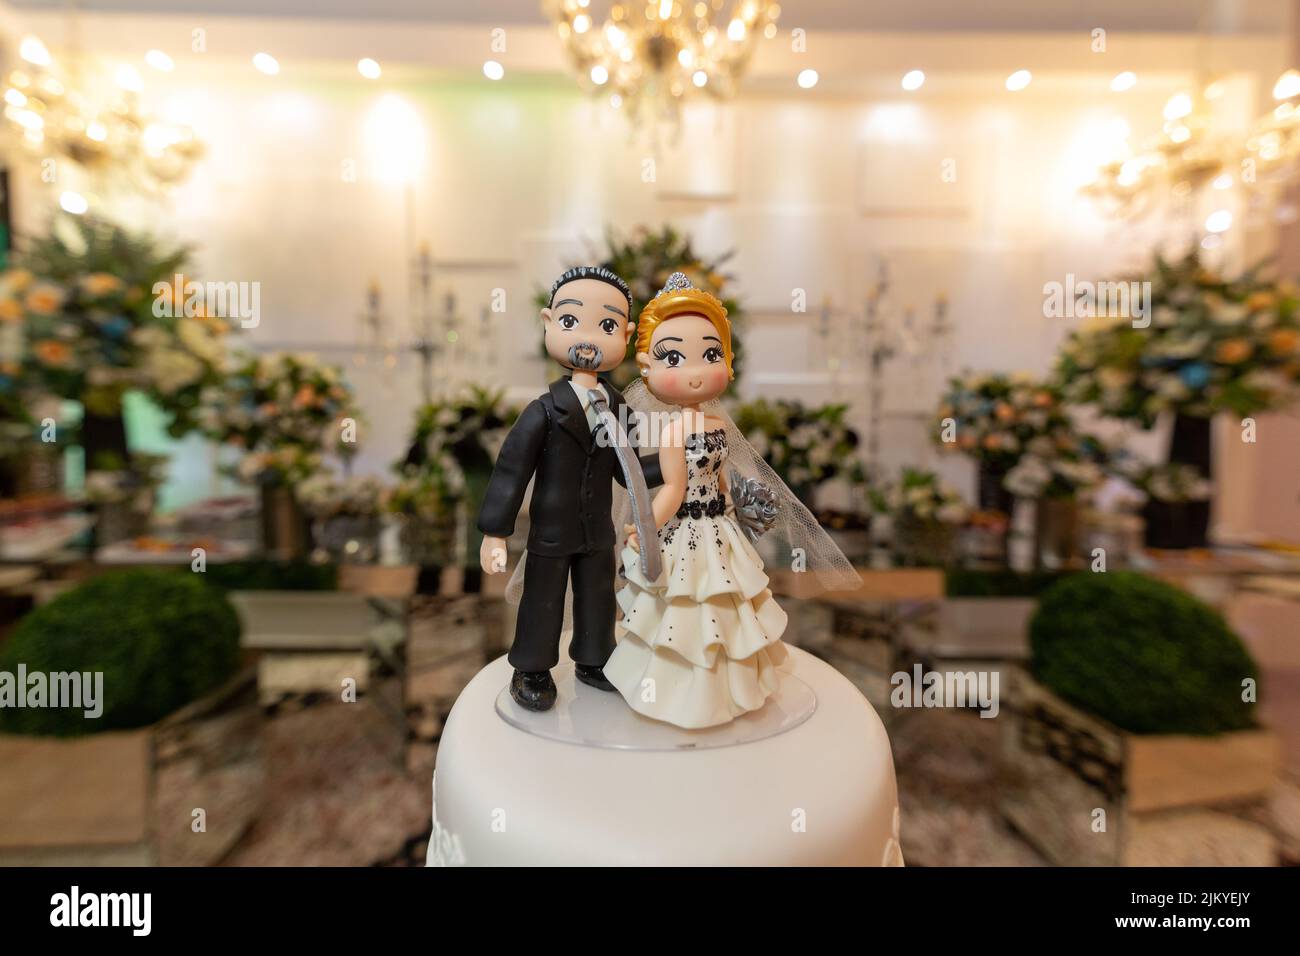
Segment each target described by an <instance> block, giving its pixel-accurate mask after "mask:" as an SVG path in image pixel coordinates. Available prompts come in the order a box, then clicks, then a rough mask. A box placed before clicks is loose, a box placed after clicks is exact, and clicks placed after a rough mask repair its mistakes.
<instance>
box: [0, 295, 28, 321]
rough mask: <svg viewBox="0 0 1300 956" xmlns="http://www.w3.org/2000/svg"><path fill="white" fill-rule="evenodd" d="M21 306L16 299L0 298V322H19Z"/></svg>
mask: <svg viewBox="0 0 1300 956" xmlns="http://www.w3.org/2000/svg"><path fill="white" fill-rule="evenodd" d="M22 318H23V307H22V306H21V305H19V304H18V300H17V299H8V298H6V299H0V322H21V321H22Z"/></svg>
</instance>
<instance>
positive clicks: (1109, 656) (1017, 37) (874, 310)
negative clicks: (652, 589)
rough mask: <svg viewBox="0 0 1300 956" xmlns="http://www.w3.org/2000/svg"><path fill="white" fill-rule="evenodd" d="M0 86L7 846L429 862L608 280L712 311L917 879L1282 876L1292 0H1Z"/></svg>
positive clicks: (818, 635) (1289, 660)
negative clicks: (1123, 870) (441, 767)
mask: <svg viewBox="0 0 1300 956" xmlns="http://www.w3.org/2000/svg"><path fill="white" fill-rule="evenodd" d="M0 56H2V58H3V63H2V64H0V77H3V90H4V92H3V97H4V115H3V121H2V122H0V250H2V251H0V259H3V265H4V272H3V275H0V765H3V766H4V767H5V771H4V774H3V775H2V776H0V863H4V864H20V863H85V862H101V863H139V864H162V865H171V864H234V865H264V864H277V865H339V864H343V865H415V864H417V863H419V862H422V861H423V859H424V846H425V843H426V842H427V839H428V836H429V829H430V824H429V817H430V775H431V773H432V770H433V768H434V766H435V764H436V757H437V744H438V738H439V734H440V732H441V727H442V723H443V720H444V719H445V717H446V715H447V713H448V712H449V710H450V708H451V705H452V703H453V701H454V700H455V698H456V696H457V694H458V692H459V691H460V689H461V688H462V687H463V686H464V684H465V683H466V682H467V681H468V680H469V678H470V677H472V676H473V674H474V673H476V672H477V670H478V669H479V668H481V667H482V666H483V665H484V664H485V663H486V662H487V661H489V660H491V659H493V658H494V657H496V656H497V655H499V654H500V653H503V652H504V650H505V648H507V647H508V646H509V642H510V640H511V635H512V631H513V617H514V612H513V608H510V607H509V606H507V605H506V604H505V603H504V601H503V600H502V596H501V595H502V591H503V588H504V581H503V580H499V579H498V578H499V577H503V576H498V578H493V579H490V580H486V581H485V580H483V578H482V575H481V574H480V573H479V572H478V571H477V568H476V566H477V554H478V543H479V542H478V538H477V533H476V532H475V531H474V529H473V516H474V514H475V512H476V510H477V503H478V500H479V498H480V496H481V494H482V491H483V488H484V485H485V483H486V479H487V476H488V474H490V470H491V465H492V462H493V460H494V457H495V454H496V451H497V449H498V448H499V446H500V442H501V441H502V440H503V438H504V435H505V433H506V431H507V430H508V427H509V425H510V423H511V422H512V421H513V419H514V416H515V415H516V414H517V413H518V411H519V410H520V409H521V408H522V406H523V405H524V404H526V403H527V402H528V401H529V400H531V399H532V398H533V397H535V396H536V395H538V394H539V393H540V392H541V390H542V388H543V387H544V386H545V384H546V383H547V382H548V381H549V380H551V379H552V378H554V377H555V376H556V375H557V374H558V369H557V368H556V367H555V366H553V365H551V364H549V362H548V360H547V359H546V358H545V356H544V354H543V352H542V350H541V346H540V325H539V320H538V317H537V310H538V308H539V296H541V295H542V291H543V290H544V289H546V288H548V287H549V284H550V283H551V281H552V280H553V279H554V278H555V276H557V275H558V274H559V273H560V272H561V271H563V269H565V268H566V267H568V266H571V265H574V264H590V263H602V264H605V265H607V266H609V267H610V268H612V269H614V270H615V271H616V272H618V273H619V274H620V275H622V276H624V277H625V278H626V279H628V281H629V282H630V283H631V285H632V288H633V291H634V295H635V300H636V308H640V306H641V305H642V304H644V302H645V301H646V300H647V299H648V298H649V297H650V296H652V295H653V294H654V293H655V292H656V291H657V290H658V289H659V287H660V286H661V285H662V284H663V282H664V280H665V279H666V278H667V276H668V274H669V273H670V272H672V271H675V270H679V269H680V270H683V271H686V272H687V273H688V274H689V275H690V276H691V277H692V279H693V281H694V282H695V283H696V284H697V285H699V286H701V287H704V288H708V289H711V290H713V291H714V292H716V293H717V294H718V295H720V296H721V297H722V298H723V299H725V300H726V302H727V304H728V307H729V309H730V310H731V315H732V319H733V323H734V330H735V339H736V343H737V346H736V347H737V378H736V382H735V386H734V388H733V390H732V392H731V394H730V396H729V398H728V401H729V402H730V403H731V410H732V412H733V414H734V415H735V417H736V419H737V421H738V423H739V424H740V425H741V427H742V428H743V429H744V430H745V431H746V432H747V433H748V435H749V437H750V439H751V440H752V441H753V442H754V443H755V444H756V445H757V446H758V447H759V448H760V449H761V450H762V451H763V452H764V453H765V455H766V456H767V457H768V459H769V461H770V462H771V463H772V465H773V466H774V467H775V468H776V470H777V471H778V472H779V473H780V474H781V475H782V476H783V477H784V478H785V480H786V481H787V483H788V484H790V486H791V487H792V488H794V489H795V490H796V491H797V492H798V494H799V495H800V496H801V498H803V500H804V501H805V502H806V503H807V504H808V505H809V506H810V507H811V508H813V509H814V511H815V512H816V513H817V514H818V516H819V518H820V520H821V521H822V523H823V524H824V525H825V526H826V527H828V528H829V529H830V530H831V531H832V533H833V534H834V535H835V536H836V538H837V541H838V542H839V543H840V545H841V547H842V548H843V550H844V551H845V552H846V553H847V554H848V555H849V556H850V557H851V558H852V559H853V560H854V561H855V563H857V564H858V565H859V566H860V567H861V568H862V570H863V578H864V584H863V586H862V588H861V589H860V591H859V592H857V593H852V594H833V595H816V594H810V593H807V592H806V590H805V589H804V587H803V586H802V582H801V581H800V580H799V579H798V577H797V576H796V575H787V576H784V577H783V576H782V575H780V574H778V575H777V576H776V578H775V582H776V585H777V587H778V590H779V591H780V592H781V594H782V595H783V603H785V604H786V605H787V606H788V608H789V609H790V610H791V632H790V633H789V634H788V635H787V639H788V640H789V641H790V642H792V643H796V644H799V645H801V646H803V647H805V648H806V649H808V650H810V651H811V652H813V653H815V654H818V655H819V656H821V657H823V658H825V659H826V660H828V661H830V662H831V663H832V664H833V665H834V666H836V667H837V668H839V669H840V670H841V672H843V673H844V674H845V675H846V676H848V677H849V678H850V679H851V680H853V681H854V683H855V684H856V685H857V686H858V687H859V688H860V689H861V690H862V691H863V693H864V694H866V695H867V697H868V698H869V699H870V700H871V701H872V703H873V704H874V705H875V706H876V708H877V710H878V711H879V712H880V714H881V717H882V719H884V720H885V722H886V725H887V727H888V729H889V733H890V737H891V740H892V742H893V747H894V756H895V761H896V764H897V769H898V774H899V784H900V789H901V791H902V794H901V804H902V808H903V818H902V843H903V846H904V855H905V857H906V859H907V861H908V863H909V864H910V865H929V866H941V865H954V864H966V865H1026V866H1038V865H1052V864H1092V865H1134V864H1137V865H1152V864H1154V865H1192V864H1205V865H1215V864H1245V865H1261V866H1265V865H1278V864H1292V863H1295V862H1296V861H1297V860H1300V782H1298V781H1300V777H1298V776H1297V773H1298V772H1300V647H1298V646H1297V638H1298V637H1300V479H1298V478H1297V476H1300V423H1298V422H1297V416H1296V410H1297V405H1296V399H1297V387H1298V386H1300V313H1298V312H1297V306H1298V302H1300V300H1298V295H1300V293H1298V292H1297V286H1296V284H1295V280H1296V277H1297V275H1300V223H1298V221H1297V220H1300V197H1298V194H1297V183H1296V178H1295V174H1296V170H1297V162H1300V112H1297V107H1298V106H1300V72H1297V69H1296V68H1297V67H1300V3H1297V2H1293V0H1288V2H1269V0H1202V2H1186V0H1149V2H1145V3H1141V4H1133V3H1125V2H1119V0H1098V2H1094V3H1092V4H1089V5H1088V8H1087V9H1086V10H1083V9H1081V8H1080V7H1079V5H1077V4H1073V3H1066V2H1042V0H1033V2H1031V0H997V2H989V3H981V4H966V3H961V2H957V0H913V2H911V3H908V4H904V5H898V4H892V3H884V2H875V0H869V2H848V0H788V2H785V3H780V4H778V3H775V2H770V0H738V2H733V0H699V2H693V0H663V2H659V0H651V2H647V3H645V4H644V5H640V4H638V3H636V2H632V3H622V4H611V3H608V2H601V0H543V2H541V3H538V2H537V0H483V2H477V3H461V4H457V3H451V2H447V0H368V2H366V3H350V2H346V0H317V2H311V3H309V2H306V0H258V2H252V0H235V2H222V3H218V2H215V0H90V2H83V3H67V4H64V3H58V2H54V0H49V2H42V0H21V2H16V0H6V2H3V3H0ZM629 367H630V366H629ZM615 380H616V382H618V383H622V382H623V381H625V380H626V370H623V373H622V374H620V373H616V375H615ZM526 533H527V523H526V521H525V520H522V519H521V521H520V526H519V528H518V529H517V535H516V537H517V542H515V543H517V544H519V545H520V546H522V542H523V540H524V538H525V537H526ZM518 551H519V548H515V549H514V550H513V552H512V558H513V557H514V556H517V554H518ZM916 668H920V671H917V670H916ZM927 671H941V672H961V673H967V672H970V673H977V674H981V675H984V676H985V677H986V678H989V677H992V676H993V675H996V679H997V681H998V684H997V687H998V691H997V695H998V696H997V703H998V706H997V708H996V715H994V716H987V715H986V716H983V717H982V716H981V715H980V714H979V713H978V711H977V709H976V708H964V709H963V708H933V707H915V706H907V705H908V704H910V703H911V700H910V695H909V696H908V698H907V699H904V698H903V697H902V696H901V695H899V694H898V693H897V692H896V688H897V684H898V680H897V679H896V675H900V674H906V675H911V674H919V673H923V672H927ZM38 672H39V673H40V674H55V673H65V674H72V675H95V674H100V675H102V692H101V693H99V694H98V695H97V704H98V707H99V709H100V710H101V712H100V713H99V714H98V715H97V716H93V717H88V716H86V711H87V710H89V709H94V708H91V707H86V706H50V701H52V700H53V699H54V694H55V687H54V683H53V682H52V681H51V682H49V683H48V684H47V686H46V687H45V703H41V702H40V697H39V696H38V695H37V693H36V690H37V688H38V686H39V685H40V681H32V680H29V679H28V678H29V677H31V675H32V674H35V673H38ZM6 674H8V675H10V677H9V679H8V680H7V681H6V679H5V676H4V675H6ZM94 686H95V685H94V681H93V679H88V680H87V681H86V682H84V683H78V682H77V681H71V680H70V681H69V682H68V683H67V684H66V686H62V687H61V688H59V689H60V690H61V691H64V692H67V693H72V691H74V690H76V691H78V692H81V693H82V698H83V699H82V700H81V701H80V704H87V703H88V701H87V700H86V699H85V695H86V694H87V693H94V690H93V688H94ZM1099 811H1100V814H1101V816H1100V817H1098V812H1099ZM1099 820H1101V821H1102V823H1101V825H1100V826H1099V823H1098V821H1099Z"/></svg>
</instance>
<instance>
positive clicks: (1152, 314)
mask: <svg viewBox="0 0 1300 956" xmlns="http://www.w3.org/2000/svg"><path fill="white" fill-rule="evenodd" d="M1138 279H1139V280H1140V281H1146V282H1149V283H1150V293H1151V294H1150V311H1149V315H1148V316H1147V317H1146V318H1149V320H1150V325H1149V326H1148V327H1146V328H1135V327H1134V322H1133V319H1132V318H1113V319H1105V320H1092V321H1091V322H1090V324H1089V325H1087V326H1086V327H1084V328H1082V329H1080V330H1079V331H1077V332H1075V333H1073V334H1072V335H1070V337H1069V338H1068V339H1067V340H1066V341H1065V344H1064V345H1063V346H1062V348H1061V352H1060V354H1059V356H1058V359H1057V366H1056V378H1057V380H1058V381H1059V383H1060V384H1061V387H1062V388H1063V390H1064V395H1065V397H1066V398H1067V399H1068V400H1069V401H1071V402H1077V403H1080V404H1095V405H1097V406H1098V408H1099V409H1100V410H1101V411H1102V412H1103V413H1104V414H1106V415H1110V416H1112V417H1115V418H1123V419H1132V420H1136V421H1138V422H1139V423H1140V424H1141V425H1142V427H1144V428H1148V427H1150V426H1151V425H1152V424H1153V423H1154V421H1155V419H1156V416H1157V415H1159V413H1160V412H1162V411H1174V412H1179V413H1182V414H1185V415H1190V416H1193V417H1198V418H1206V417H1209V416H1211V415H1213V414H1215V413H1216V412H1220V411H1231V412H1233V413H1235V414H1237V415H1251V414H1254V413H1256V412H1260V411H1264V410H1267V409H1270V408H1275V407H1277V406H1279V405H1281V404H1284V403H1285V402H1287V401H1288V400H1289V399H1290V398H1292V397H1294V395H1295V394H1296V386H1297V385H1298V384H1300V314H1297V311H1298V305H1300V294H1298V293H1297V290H1296V288H1295V286H1293V285H1291V284H1289V283H1274V282H1270V281H1267V280H1264V279H1261V278H1260V277H1259V276H1258V275H1257V274H1256V272H1255V271H1251V272H1247V273H1245V274H1243V275H1241V276H1238V277H1236V278H1231V279H1230V278H1226V277H1224V276H1223V275H1220V274H1219V273H1217V272H1214V271H1212V270H1211V269H1208V268H1206V267H1205V266H1204V265H1202V263H1201V261H1200V258H1199V255H1198V254H1197V252H1196V251H1195V250H1193V251H1191V252H1189V253H1188V254H1187V255H1185V256H1184V257H1183V258H1181V259H1179V260H1176V261H1172V262H1171V261H1166V260H1164V259H1163V258H1161V257H1159V256H1157V257H1156V260H1155V263H1154V264H1153V266H1152V268H1151V270H1150V272H1149V273H1148V274H1147V275H1145V276H1140V277H1138ZM1139 321H1145V318H1140V319H1139Z"/></svg>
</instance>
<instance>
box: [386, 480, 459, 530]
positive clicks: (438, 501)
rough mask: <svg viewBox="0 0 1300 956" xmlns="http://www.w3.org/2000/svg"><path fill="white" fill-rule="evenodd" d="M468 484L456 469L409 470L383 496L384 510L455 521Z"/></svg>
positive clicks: (430, 521) (422, 518)
mask: <svg viewBox="0 0 1300 956" xmlns="http://www.w3.org/2000/svg"><path fill="white" fill-rule="evenodd" d="M464 495H465V483H464V479H462V478H461V476H460V474H459V472H457V471H454V470H453V471H443V470H441V469H439V468H437V467H434V466H426V467H424V468H419V469H410V470H408V471H406V472H404V473H403V474H402V476H401V478H400V479H399V480H398V482H397V484H396V485H395V486H394V487H392V488H390V489H388V491H387V492H386V493H385V495H384V499H383V504H384V508H385V510H387V511H389V512H391V513H392V514H398V515H404V516H406V517H408V518H414V519H416V520H418V521H420V522H424V523H428V524H442V523H444V522H452V521H454V520H455V518H456V511H457V508H458V507H459V505H460V502H461V499H462V498H463V497H464Z"/></svg>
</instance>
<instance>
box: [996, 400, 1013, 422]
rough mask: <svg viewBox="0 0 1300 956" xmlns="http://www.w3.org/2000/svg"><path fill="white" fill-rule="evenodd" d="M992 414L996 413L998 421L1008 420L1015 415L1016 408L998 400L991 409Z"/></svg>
mask: <svg viewBox="0 0 1300 956" xmlns="http://www.w3.org/2000/svg"><path fill="white" fill-rule="evenodd" d="M993 414H995V415H997V417H998V421H1000V422H1009V421H1011V419H1013V418H1015V417H1016V410H1015V409H1014V408H1012V407H1011V406H1010V405H1008V404H1007V403H1006V402H998V404H997V405H996V406H995V407H994V409H993Z"/></svg>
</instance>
